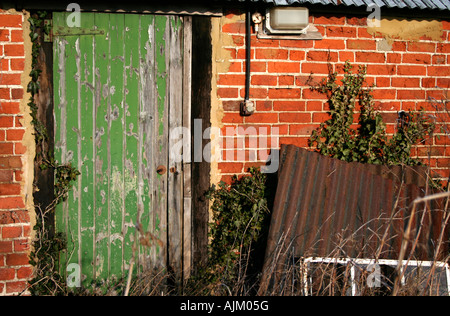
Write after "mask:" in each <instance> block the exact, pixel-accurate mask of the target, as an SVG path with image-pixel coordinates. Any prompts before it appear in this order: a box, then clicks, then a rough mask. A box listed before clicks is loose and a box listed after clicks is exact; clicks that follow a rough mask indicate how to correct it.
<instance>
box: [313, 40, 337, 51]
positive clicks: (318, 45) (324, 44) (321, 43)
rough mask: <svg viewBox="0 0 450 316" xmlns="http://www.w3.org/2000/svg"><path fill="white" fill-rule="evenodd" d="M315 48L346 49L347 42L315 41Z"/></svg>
mask: <svg viewBox="0 0 450 316" xmlns="http://www.w3.org/2000/svg"><path fill="white" fill-rule="evenodd" d="M314 48H316V49H339V50H340V49H345V40H339V39H323V40H320V41H315V43H314Z"/></svg>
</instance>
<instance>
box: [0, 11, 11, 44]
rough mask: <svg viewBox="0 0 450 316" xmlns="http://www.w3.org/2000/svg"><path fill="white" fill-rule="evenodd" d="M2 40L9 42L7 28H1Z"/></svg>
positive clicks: (0, 40)
mask: <svg viewBox="0 0 450 316" xmlns="http://www.w3.org/2000/svg"><path fill="white" fill-rule="evenodd" d="M0 19H1V16H0ZM0 42H9V30H7V29H3V30H0Z"/></svg>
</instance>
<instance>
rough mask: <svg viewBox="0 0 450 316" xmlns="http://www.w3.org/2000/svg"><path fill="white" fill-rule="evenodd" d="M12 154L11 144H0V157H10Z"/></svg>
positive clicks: (12, 147) (12, 146)
mask: <svg viewBox="0 0 450 316" xmlns="http://www.w3.org/2000/svg"><path fill="white" fill-rule="evenodd" d="M0 121H1V120H0ZM12 154H14V144H13V143H0V155H12Z"/></svg>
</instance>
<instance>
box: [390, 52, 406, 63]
mask: <svg viewBox="0 0 450 316" xmlns="http://www.w3.org/2000/svg"><path fill="white" fill-rule="evenodd" d="M386 62H387V63H389V64H400V63H401V62H402V54H400V53H387V54H386Z"/></svg>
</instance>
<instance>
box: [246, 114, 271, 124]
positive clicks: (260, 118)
mask: <svg viewBox="0 0 450 316" xmlns="http://www.w3.org/2000/svg"><path fill="white" fill-rule="evenodd" d="M245 123H278V113H254V114H253V115H251V116H248V117H245Z"/></svg>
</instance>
